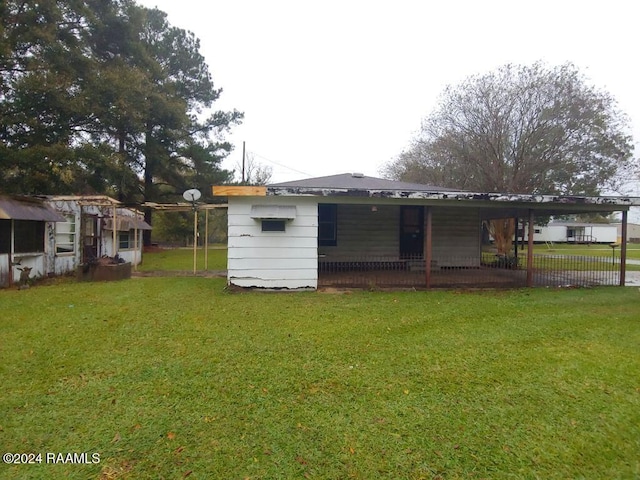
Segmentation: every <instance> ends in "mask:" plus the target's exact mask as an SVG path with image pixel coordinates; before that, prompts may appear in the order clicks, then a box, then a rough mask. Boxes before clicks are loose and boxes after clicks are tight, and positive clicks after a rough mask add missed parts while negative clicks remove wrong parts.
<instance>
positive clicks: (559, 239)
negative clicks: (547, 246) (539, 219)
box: [525, 221, 618, 244]
mask: <svg viewBox="0 0 640 480" xmlns="http://www.w3.org/2000/svg"><path fill="white" fill-rule="evenodd" d="M527 238H528V237H527V234H526V231H525V240H527ZM533 241H534V242H540V243H542V242H552V243H583V244H584V243H587V244H588V243H615V242H617V241H618V229H617V227H616V225H615V224H609V223H583V222H569V221H564V222H563V221H551V222H549V223H548V224H547V225H544V226H541V225H536V226H535V229H534V235H533Z"/></svg>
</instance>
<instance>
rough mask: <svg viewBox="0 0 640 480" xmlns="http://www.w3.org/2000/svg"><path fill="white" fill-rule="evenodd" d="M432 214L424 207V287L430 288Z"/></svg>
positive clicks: (429, 209)
mask: <svg viewBox="0 0 640 480" xmlns="http://www.w3.org/2000/svg"><path fill="white" fill-rule="evenodd" d="M432 219H433V212H432V211H431V207H424V271H425V281H426V287H427V288H431V260H432V252H431V245H432V238H433V235H432V229H431V223H432Z"/></svg>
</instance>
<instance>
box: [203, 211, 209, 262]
mask: <svg viewBox="0 0 640 480" xmlns="http://www.w3.org/2000/svg"><path fill="white" fill-rule="evenodd" d="M207 270H209V209H208V208H207V209H205V211H204V271H205V272H206V271H207Z"/></svg>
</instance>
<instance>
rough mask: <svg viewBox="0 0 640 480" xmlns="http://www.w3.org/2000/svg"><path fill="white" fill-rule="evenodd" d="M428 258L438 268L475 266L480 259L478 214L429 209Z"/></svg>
mask: <svg viewBox="0 0 640 480" xmlns="http://www.w3.org/2000/svg"><path fill="white" fill-rule="evenodd" d="M432 228H433V238H432V258H433V261H434V264H435V265H437V266H438V267H477V266H480V259H481V245H480V234H481V222H480V211H479V210H478V209H476V208H456V207H451V208H433V218H432Z"/></svg>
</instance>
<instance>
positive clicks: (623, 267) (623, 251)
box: [620, 210, 628, 287]
mask: <svg viewBox="0 0 640 480" xmlns="http://www.w3.org/2000/svg"><path fill="white" fill-rule="evenodd" d="M627 214H628V212H627V211H626V210H625V211H624V212H622V228H621V232H620V234H621V235H622V238H621V239H620V286H621V287H624V284H625V282H626V278H625V277H626V276H627Z"/></svg>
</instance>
